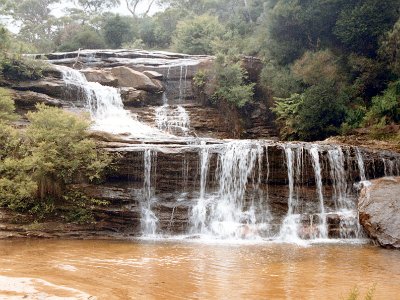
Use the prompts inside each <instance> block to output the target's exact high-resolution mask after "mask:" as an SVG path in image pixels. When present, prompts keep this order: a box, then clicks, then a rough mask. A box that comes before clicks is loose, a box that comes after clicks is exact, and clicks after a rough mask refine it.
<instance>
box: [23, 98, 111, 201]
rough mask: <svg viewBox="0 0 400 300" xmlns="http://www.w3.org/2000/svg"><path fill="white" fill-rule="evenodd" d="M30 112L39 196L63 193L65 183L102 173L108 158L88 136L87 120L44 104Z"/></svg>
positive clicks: (28, 134) (31, 140)
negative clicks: (35, 110)
mask: <svg viewBox="0 0 400 300" xmlns="http://www.w3.org/2000/svg"><path fill="white" fill-rule="evenodd" d="M27 116H28V120H29V121H30V122H31V124H30V126H29V127H28V129H27V138H28V143H29V153H30V156H31V159H32V161H33V164H34V165H35V170H34V173H33V174H32V176H33V178H34V180H35V181H36V182H37V183H38V186H39V190H38V197H39V198H45V197H47V196H54V197H60V194H61V192H62V189H63V187H64V186H65V184H69V183H73V182H74V180H77V179H79V178H81V179H85V178H87V179H89V180H93V179H96V178H99V177H100V175H101V171H102V170H103V168H104V167H105V166H107V164H108V163H109V159H108V158H107V156H106V155H105V154H104V153H99V152H98V151H96V145H95V143H94V142H93V141H92V140H90V139H88V138H87V132H86V130H87V129H88V127H89V122H88V121H86V120H84V119H82V118H79V117H77V116H75V115H73V114H71V113H67V112H64V111H62V110H61V109H58V108H54V107H47V106H44V105H38V106H37V112H34V113H32V112H30V113H28V115H27Z"/></svg>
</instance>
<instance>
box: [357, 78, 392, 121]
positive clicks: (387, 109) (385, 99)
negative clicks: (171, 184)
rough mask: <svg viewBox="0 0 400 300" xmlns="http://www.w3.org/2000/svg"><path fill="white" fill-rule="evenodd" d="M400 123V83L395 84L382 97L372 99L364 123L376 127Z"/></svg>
mask: <svg viewBox="0 0 400 300" xmlns="http://www.w3.org/2000/svg"><path fill="white" fill-rule="evenodd" d="M391 122H400V81H396V82H393V83H391V84H390V85H389V87H388V88H387V89H386V90H385V91H384V92H383V94H382V95H380V96H375V97H373V98H372V106H371V107H370V109H369V110H368V112H367V114H366V116H365V119H364V123H365V125H374V124H378V123H385V124H389V123H391Z"/></svg>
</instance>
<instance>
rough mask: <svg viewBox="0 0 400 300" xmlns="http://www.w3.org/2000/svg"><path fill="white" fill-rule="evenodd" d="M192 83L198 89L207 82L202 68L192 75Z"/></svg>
mask: <svg viewBox="0 0 400 300" xmlns="http://www.w3.org/2000/svg"><path fill="white" fill-rule="evenodd" d="M193 83H194V85H195V86H196V87H197V88H198V89H203V88H204V87H205V85H206V83H207V74H206V72H204V71H203V70H200V71H197V73H196V74H195V75H194V77H193Z"/></svg>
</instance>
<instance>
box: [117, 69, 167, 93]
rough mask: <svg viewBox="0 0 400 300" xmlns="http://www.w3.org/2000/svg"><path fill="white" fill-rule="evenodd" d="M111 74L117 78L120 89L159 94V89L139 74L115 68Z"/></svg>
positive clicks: (130, 70) (147, 78)
mask: <svg viewBox="0 0 400 300" xmlns="http://www.w3.org/2000/svg"><path fill="white" fill-rule="evenodd" d="M111 73H112V74H113V75H114V76H115V78H117V80H118V85H119V86H120V87H132V88H135V89H137V90H144V91H148V92H161V90H162V89H161V87H160V86H158V85H157V84H155V83H154V82H153V81H152V80H151V79H150V78H149V77H147V76H146V75H144V74H143V73H141V72H138V71H135V70H132V69H131V68H128V67H115V68H112V69H111Z"/></svg>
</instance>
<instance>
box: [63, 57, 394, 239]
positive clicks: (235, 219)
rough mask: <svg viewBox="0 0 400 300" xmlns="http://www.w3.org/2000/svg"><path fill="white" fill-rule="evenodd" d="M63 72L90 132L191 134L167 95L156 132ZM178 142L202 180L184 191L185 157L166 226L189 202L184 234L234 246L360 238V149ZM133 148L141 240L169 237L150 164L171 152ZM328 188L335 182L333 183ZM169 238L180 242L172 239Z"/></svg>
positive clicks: (102, 90)
mask: <svg viewBox="0 0 400 300" xmlns="http://www.w3.org/2000/svg"><path fill="white" fill-rule="evenodd" d="M178 67H179V68H180V73H179V74H180V75H179V76H180V78H179V89H180V92H179V94H180V101H182V99H183V98H184V94H185V91H186V88H187V87H186V81H187V80H186V79H187V78H186V76H187V72H188V66H187V65H186V66H185V65H184V64H180V65H179V66H178ZM59 68H60V70H61V71H62V73H63V78H64V81H65V83H66V86H67V90H68V89H70V88H71V89H72V88H74V89H77V90H78V95H79V98H80V100H81V101H83V102H84V103H85V106H86V107H87V108H88V110H89V111H90V114H91V116H92V119H93V120H94V124H93V129H96V130H103V131H107V132H111V133H126V134H128V135H129V136H133V137H135V138H139V139H142V140H143V141H145V140H146V141H149V140H150V141H151V139H152V138H160V137H165V136H166V135H168V136H170V137H171V136H173V135H171V134H172V133H174V134H176V133H177V132H176V131H177V129H179V130H180V131H181V133H183V135H186V134H187V132H188V130H189V123H190V122H189V118H188V115H187V112H186V111H185V109H184V108H183V107H182V106H180V105H178V106H176V107H172V106H169V104H168V99H167V95H166V94H164V105H163V106H160V107H158V108H157V109H156V115H157V117H156V125H157V127H158V128H155V127H151V126H147V125H144V124H143V123H141V122H139V121H138V120H137V118H136V117H135V116H134V115H132V114H131V113H130V112H129V111H127V110H125V109H124V107H123V103H122V99H121V96H120V94H119V91H118V90H117V89H115V88H112V87H106V86H102V85H100V84H98V83H91V82H87V80H86V79H85V78H84V76H83V75H82V74H81V73H80V72H79V71H76V70H73V69H70V68H67V67H59ZM168 74H169V69H168ZM161 130H162V131H164V133H163V132H162V131H161ZM176 138H177V139H178V137H176ZM179 141H180V142H181V143H186V146H182V147H183V148H182V149H187V150H185V151H189V152H195V153H197V154H198V158H197V159H198V167H197V168H198V170H197V174H198V175H194V176H197V177H196V178H198V179H197V181H196V180H194V182H197V183H195V185H194V186H193V187H195V188H196V187H197V194H195V195H197V196H194V197H193V195H192V194H190V193H188V191H187V189H188V183H187V182H188V181H189V179H190V180H193V179H192V178H189V163H190V161H188V160H187V158H186V157H185V158H184V161H182V163H181V166H182V170H181V171H180V173H181V174H183V178H182V180H183V181H184V189H186V191H185V190H184V191H183V192H182V194H181V196H178V197H177V198H176V204H174V206H173V207H172V210H171V215H170V216H169V217H168V222H169V225H168V226H167V227H168V228H170V229H171V226H172V225H173V224H174V218H175V216H176V211H177V207H179V205H180V203H181V202H185V201H190V205H189V207H188V216H187V220H188V228H187V230H186V234H187V235H188V236H191V237H200V238H204V239H210V238H211V239H217V240H221V239H224V240H236V241H238V240H274V241H280V242H289V243H298V244H304V243H305V241H327V240H328V239H331V240H341V239H349V240H351V239H358V238H362V237H363V236H362V233H361V230H360V225H359V222H358V214H357V210H356V201H355V193H354V190H353V185H354V183H356V179H357V178H355V177H354V172H355V170H354V168H356V171H357V172H358V174H359V179H360V180H361V181H365V180H366V179H367V178H368V176H367V172H366V166H365V162H364V157H363V152H362V151H361V150H360V149H358V148H357V149H356V150H355V151H353V150H351V149H350V148H349V147H347V148H346V147H345V148H343V147H340V146H319V145H317V144H307V143H293V144H290V143H279V144H278V145H277V144H276V143H274V142H272V141H247V140H237V141H224V140H220V141H218V142H216V141H214V142H210V141H208V140H206V139H201V138H196V139H194V138H187V137H180V138H179ZM276 146H278V148H280V149H281V150H282V151H281V152H282V153H283V162H282V163H279V162H276V161H271V159H270V153H269V152H270V151H272V150H273V149H276ZM132 147H134V148H132V149H134V150H133V151H139V152H141V153H143V170H144V171H143V174H142V178H143V187H142V189H141V193H140V194H141V195H142V196H141V199H142V200H141V208H140V209H141V228H142V235H143V236H145V237H152V238H154V237H166V236H168V234H170V233H167V232H165V231H163V230H161V229H160V228H159V227H160V226H159V225H160V222H161V221H160V220H159V215H158V213H157V212H156V211H154V209H153V207H154V206H156V205H157V204H158V203H157V201H162V199H161V200H159V196H160V195H159V194H158V191H157V189H156V188H153V187H152V182H155V181H156V180H157V176H156V175H155V174H153V172H152V169H153V163H154V162H153V158H154V157H157V153H158V152H161V153H164V152H167V153H168V152H169V151H171V150H168V149H167V147H164V146H162V145H153V146H150V145H149V146H140V145H136V146H132ZM188 149H189V150H188ZM177 151H178V152H179V151H181V150H177V149H176V148H174V150H172V152H171V153H176V152H177ZM274 151H276V150H274ZM275 155H276V154H275ZM354 156H355V158H354ZM171 158H172V157H171ZM381 161H382V163H383V165H384V173H385V175H395V174H396V173H397V174H399V173H400V159H388V158H387V157H386V156H383V157H382V159H381ZM156 164H157V162H155V165H154V169H155V168H157V165H156ZM271 164H273V165H274V169H273V170H272V171H273V172H274V174H275V175H274V176H278V177H279V176H282V175H280V174H285V172H286V176H285V177H286V178H278V179H277V178H273V177H272V176H271V170H270V165H271ZM374 164H375V162H374ZM307 166H311V167H312V169H310V168H308V167H307ZM354 166H355V167H354ZM279 170H282V171H283V172H280V171H279ZM161 172H162V171H161ZM277 173H278V174H277ZM153 177H154V178H153ZM194 179H195V178H194ZM282 180H285V181H286V182H285V185H284V186H286V189H287V194H286V195H287V196H286V197H285V199H283V200H280V199H281V198H279V197H281V196H279V197H278V198H277V196H276V195H277V193H278V194H279V195H281V194H282V192H281V190H282V189H280V190H279V191H277V188H278V187H279V185H281V184H282ZM275 181H277V183H274V182H275ZM327 182H330V183H331V184H329V185H328V184H326V183H327ZM193 187H190V188H193ZM271 188H273V189H274V191H271ZM310 189H314V191H313V195H314V196H311V198H310ZM330 189H331V190H332V191H330ZM188 195H191V196H190V197H191V198H188V197H189V196H188ZM271 195H273V197H274V200H273V201H275V202H276V201H284V203H285V205H286V206H287V210H286V213H285V215H282V213H281V212H280V211H277V208H276V203H272V202H271ZM272 206H275V208H272ZM163 213H164V214H165V212H163ZM332 224H339V225H338V228H337V229H335V230H336V232H333V231H332V230H331V229H329V228H330V227H332V226H333V225H332ZM331 225H332V226H331ZM335 226H337V225H335ZM169 237H171V236H169ZM172 238H175V236H174V235H173V234H172Z"/></svg>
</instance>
